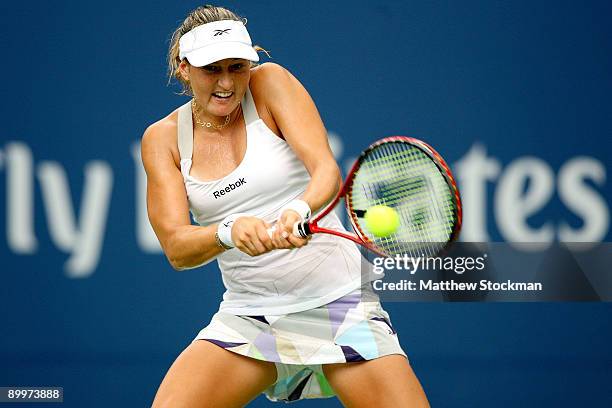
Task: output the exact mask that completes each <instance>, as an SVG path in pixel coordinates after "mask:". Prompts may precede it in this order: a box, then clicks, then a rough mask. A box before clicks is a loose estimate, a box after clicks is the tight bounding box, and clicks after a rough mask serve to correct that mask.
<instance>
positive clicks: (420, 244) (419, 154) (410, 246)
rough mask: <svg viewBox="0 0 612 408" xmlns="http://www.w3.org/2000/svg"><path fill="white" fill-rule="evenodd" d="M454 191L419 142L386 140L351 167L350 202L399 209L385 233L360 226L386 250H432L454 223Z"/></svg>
mask: <svg viewBox="0 0 612 408" xmlns="http://www.w3.org/2000/svg"><path fill="white" fill-rule="evenodd" d="M453 198H454V196H453V193H452V191H451V189H450V187H449V186H448V183H447V181H446V179H445V178H444V176H443V175H442V174H441V173H440V170H439V169H438V167H437V166H436V164H435V163H434V162H433V161H432V160H431V159H430V158H429V156H428V155H427V154H425V153H424V152H423V151H421V150H420V149H419V148H417V147H415V146H412V145H411V144H408V143H404V142H387V143H383V144H381V145H379V146H377V147H375V148H374V149H372V150H370V151H369V152H368V153H367V154H366V156H365V157H364V158H362V162H361V166H360V168H359V169H358V171H357V172H356V173H355V176H354V181H353V187H352V191H351V206H352V208H353V209H355V210H362V211H363V210H366V211H367V209H368V208H370V207H372V206H375V205H386V206H388V207H391V208H393V209H394V210H395V211H396V212H397V213H398V215H399V218H400V226H399V228H398V229H397V230H396V231H395V232H394V233H393V234H391V235H389V236H387V237H377V236H375V235H374V234H372V233H371V232H370V231H369V230H368V229H367V227H366V226H365V225H362V224H363V223H362V222H360V220H357V223H358V224H359V228H360V230H361V231H362V232H363V233H364V234H365V235H366V236H367V238H369V239H370V241H372V242H374V244H375V245H377V246H378V247H380V248H381V249H383V251H385V252H386V253H388V254H408V255H410V256H422V255H425V256H433V255H435V254H436V253H437V252H438V251H439V250H440V249H441V247H443V246H444V245H445V244H446V242H447V241H448V240H449V238H450V236H451V234H452V232H453V228H454V223H455V218H456V208H455V204H454V199H453Z"/></svg>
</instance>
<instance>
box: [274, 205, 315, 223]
mask: <svg viewBox="0 0 612 408" xmlns="http://www.w3.org/2000/svg"><path fill="white" fill-rule="evenodd" d="M285 210H293V211H295V212H296V213H298V214H299V215H300V217H302V221H304V220H307V219H309V218H310V206H309V205H308V203H307V202H306V201H304V200H293V201H290V202H288V203H287V204H285V205H284V206H283V208H281V210H280V212H279V217H280V216H281V215H282V214H283V212H284V211H285Z"/></svg>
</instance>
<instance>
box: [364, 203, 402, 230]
mask: <svg viewBox="0 0 612 408" xmlns="http://www.w3.org/2000/svg"><path fill="white" fill-rule="evenodd" d="M365 224H366V227H368V229H369V230H370V232H372V234H374V235H376V236H377V237H387V236H389V235H391V234H393V233H394V232H395V231H396V230H397V227H399V224H400V218H399V215H398V213H397V211H395V210H394V209H393V208H391V207H387V206H386V205H375V206H374V207H370V208H368V210H367V211H366V213H365Z"/></svg>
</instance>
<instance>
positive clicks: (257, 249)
mask: <svg viewBox="0 0 612 408" xmlns="http://www.w3.org/2000/svg"><path fill="white" fill-rule="evenodd" d="M270 227H271V225H270V224H268V223H267V222H265V221H264V220H262V219H261V218H257V217H248V216H244V217H239V218H237V219H236V221H234V225H232V241H234V246H235V247H236V248H238V249H239V250H241V251H242V252H244V253H245V254H247V255H250V256H257V255H261V254H265V253H266V252H270V251H271V250H273V249H275V248H276V247H275V245H274V243H273V242H272V239H270V236H269V235H268V228H270Z"/></svg>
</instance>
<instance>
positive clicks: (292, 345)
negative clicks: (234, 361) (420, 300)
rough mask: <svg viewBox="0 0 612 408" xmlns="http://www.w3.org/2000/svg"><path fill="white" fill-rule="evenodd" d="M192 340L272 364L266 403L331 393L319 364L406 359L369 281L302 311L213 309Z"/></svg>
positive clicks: (332, 393)
mask: <svg viewBox="0 0 612 408" xmlns="http://www.w3.org/2000/svg"><path fill="white" fill-rule="evenodd" d="M196 340H206V341H209V342H211V343H214V344H216V345H217V346H219V347H222V348H224V349H226V350H229V351H232V352H234V353H237V354H241V355H243V356H246V357H251V358H255V359H257V360H263V361H269V362H274V363H275V364H276V369H277V380H276V383H275V384H273V385H272V386H270V387H269V388H268V389H266V390H265V391H264V394H265V395H266V397H267V398H268V399H269V400H271V401H285V402H289V401H297V400H300V399H303V398H328V397H333V396H334V395H335V393H334V391H333V390H332V388H331V386H330V385H329V383H328V381H327V379H326V378H325V374H324V373H323V370H322V367H321V365H322V364H332V363H352V362H357V361H366V360H373V359H375V358H379V357H382V356H386V355H390V354H400V355H403V356H404V357H406V353H405V352H404V351H403V350H402V348H401V346H400V344H399V340H398V337H397V333H396V331H395V330H394V329H393V326H392V325H391V320H390V318H389V314H388V313H387V312H386V311H384V310H383V308H382V306H381V304H380V302H379V299H378V296H377V295H376V294H375V293H374V292H373V291H372V288H371V283H367V284H365V285H363V286H362V287H361V288H360V289H357V290H355V291H353V292H351V293H349V294H348V295H346V296H343V297H341V298H339V299H337V300H335V301H333V302H331V303H328V304H326V305H323V306H320V307H317V308H314V309H310V310H306V311H303V312H297V313H290V314H285V315H263V316H236V315H232V314H229V313H224V312H217V313H216V314H215V315H214V316H213V317H212V319H211V322H210V324H209V325H208V326H206V327H205V328H204V329H202V330H201V331H200V333H198V335H197V336H196V338H195V339H194V341H196Z"/></svg>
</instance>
